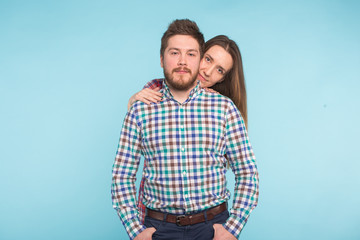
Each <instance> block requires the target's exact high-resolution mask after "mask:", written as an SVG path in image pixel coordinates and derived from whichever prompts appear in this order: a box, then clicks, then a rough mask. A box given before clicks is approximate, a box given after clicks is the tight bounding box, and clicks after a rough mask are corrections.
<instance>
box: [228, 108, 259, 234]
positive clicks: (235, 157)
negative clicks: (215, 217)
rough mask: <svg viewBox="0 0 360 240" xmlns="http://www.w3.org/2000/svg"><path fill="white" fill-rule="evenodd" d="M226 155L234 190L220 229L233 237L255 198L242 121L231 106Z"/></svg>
mask: <svg viewBox="0 0 360 240" xmlns="http://www.w3.org/2000/svg"><path fill="white" fill-rule="evenodd" d="M225 139H226V155H227V157H228V160H229V164H230V167H231V169H232V171H233V172H234V174H235V190H234V200H233V206H232V208H231V209H230V217H229V218H228V220H227V222H226V223H224V225H223V226H224V227H225V229H226V230H228V231H229V232H230V233H231V234H233V235H234V236H235V237H236V238H239V237H240V232H241V230H242V229H243V228H244V226H245V224H246V222H247V219H248V217H249V215H250V213H251V211H252V210H253V209H254V208H255V207H256V206H257V202H258V196H259V185H258V184H259V179H258V171H257V166H256V161H255V155H254V153H253V149H252V146H251V144H250V141H249V137H248V135H247V131H246V128H245V123H244V120H243V118H242V116H241V114H240V112H239V111H238V109H237V108H236V107H235V105H234V104H232V103H231V105H230V107H229V109H228V111H227V114H226V134H225Z"/></svg>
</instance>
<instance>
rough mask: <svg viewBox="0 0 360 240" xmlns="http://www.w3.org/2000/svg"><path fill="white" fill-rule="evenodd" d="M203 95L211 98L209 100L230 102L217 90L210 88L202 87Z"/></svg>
mask: <svg viewBox="0 0 360 240" xmlns="http://www.w3.org/2000/svg"><path fill="white" fill-rule="evenodd" d="M202 90H203V96H204V98H206V99H211V100H216V101H219V102H226V103H231V102H232V101H231V99H230V98H228V97H226V96H224V95H222V94H220V93H219V92H217V91H215V90H213V89H211V88H203V89H202Z"/></svg>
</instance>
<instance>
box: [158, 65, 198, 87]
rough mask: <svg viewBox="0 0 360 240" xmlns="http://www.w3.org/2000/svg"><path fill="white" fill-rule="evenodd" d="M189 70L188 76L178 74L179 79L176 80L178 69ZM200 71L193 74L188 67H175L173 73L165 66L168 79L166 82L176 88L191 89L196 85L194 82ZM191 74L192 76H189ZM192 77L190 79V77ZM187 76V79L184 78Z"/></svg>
mask: <svg viewBox="0 0 360 240" xmlns="http://www.w3.org/2000/svg"><path fill="white" fill-rule="evenodd" d="M179 70H182V71H187V72H188V73H187V74H185V75H186V76H181V75H180V76H177V77H178V78H179V79H178V80H174V73H175V72H176V71H179ZM198 73H199V71H197V72H196V74H194V75H192V72H191V70H190V69H188V68H175V69H173V70H172V74H171V73H169V72H167V71H166V70H165V68H164V76H165V79H166V83H167V84H168V85H169V86H170V87H172V88H173V89H174V90H180V91H181V90H189V89H190V88H191V87H193V86H194V82H195V81H196V78H197V75H198ZM187 75H190V76H187ZM189 77H190V79H189ZM184 78H185V79H184Z"/></svg>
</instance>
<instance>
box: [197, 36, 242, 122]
mask: <svg viewBox="0 0 360 240" xmlns="http://www.w3.org/2000/svg"><path fill="white" fill-rule="evenodd" d="M215 45H218V46H220V47H222V48H224V49H225V50H226V51H227V52H228V53H229V54H230V55H231V57H232V59H233V67H232V68H231V70H230V71H229V72H227V73H226V75H225V77H224V80H223V81H221V82H219V83H217V84H215V85H214V86H212V87H211V88H212V89H214V90H215V91H217V92H219V93H220V94H222V95H224V96H226V97H228V98H230V99H231V100H232V101H233V102H234V104H235V105H236V107H237V108H238V109H239V111H240V113H241V115H242V117H243V119H244V122H245V125H246V127H247V100H246V87H245V77H244V70H243V64H242V59H241V53H240V50H239V48H238V46H237V44H236V43H235V42H234V41H233V40H231V39H229V38H228V37H227V36H225V35H218V36H216V37H213V38H212V39H210V40H208V41H207V42H206V43H205V51H204V52H206V51H207V50H209V49H210V48H211V47H212V46H215Z"/></svg>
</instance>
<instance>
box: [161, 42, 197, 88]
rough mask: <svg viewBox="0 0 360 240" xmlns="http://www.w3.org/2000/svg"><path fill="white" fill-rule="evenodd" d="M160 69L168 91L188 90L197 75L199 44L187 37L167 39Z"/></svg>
mask: <svg viewBox="0 0 360 240" xmlns="http://www.w3.org/2000/svg"><path fill="white" fill-rule="evenodd" d="M160 61H161V67H162V68H163V69H164V75H165V78H166V81H167V84H168V85H169V87H170V89H171V88H172V89H174V90H180V91H181V90H184V91H186V90H189V89H190V88H192V87H194V86H195V81H196V77H197V75H198V73H199V65H200V49H199V43H198V42H197V41H196V40H195V39H194V38H193V37H191V36H189V35H175V36H172V37H171V38H169V40H168V46H167V47H166V49H165V51H164V56H161V57H160Z"/></svg>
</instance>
